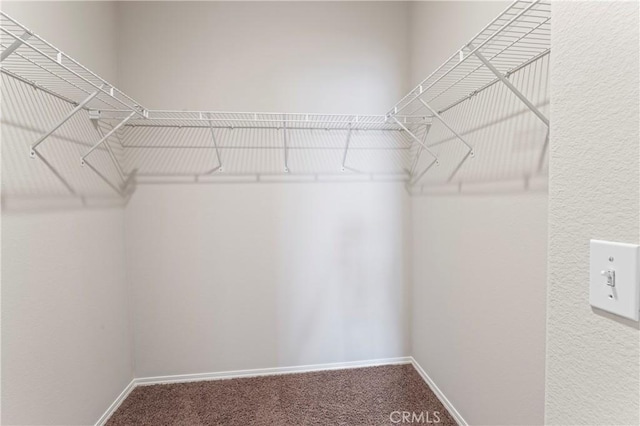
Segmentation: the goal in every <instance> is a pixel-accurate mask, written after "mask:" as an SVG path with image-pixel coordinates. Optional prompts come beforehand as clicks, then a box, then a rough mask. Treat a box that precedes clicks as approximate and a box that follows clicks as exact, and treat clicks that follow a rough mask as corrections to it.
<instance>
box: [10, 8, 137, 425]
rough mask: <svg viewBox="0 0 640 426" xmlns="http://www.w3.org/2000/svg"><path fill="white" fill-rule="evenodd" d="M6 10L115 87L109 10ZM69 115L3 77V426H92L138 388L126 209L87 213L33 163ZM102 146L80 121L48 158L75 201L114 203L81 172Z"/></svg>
mask: <svg viewBox="0 0 640 426" xmlns="http://www.w3.org/2000/svg"><path fill="white" fill-rule="evenodd" d="M2 10H3V11H4V12H6V13H8V14H9V15H10V16H12V17H13V18H15V19H17V20H18V21H19V22H21V23H23V24H24V25H26V26H27V27H29V28H33V29H34V31H36V32H37V33H38V34H39V35H41V36H42V37H44V38H45V39H47V40H49V41H50V42H52V43H55V44H58V45H60V46H62V48H63V49H64V51H65V52H66V53H68V54H69V55H72V56H74V57H75V58H76V59H78V60H80V61H81V62H83V63H84V64H86V65H87V66H89V67H91V68H92V69H93V70H95V71H96V72H97V73H98V74H100V75H103V76H104V77H105V78H106V79H108V80H111V81H113V80H114V79H115V78H116V76H117V72H116V64H117V61H116V56H115V54H116V51H115V46H116V37H115V32H116V21H115V19H116V8H115V5H114V4H112V3H106V2H104V3H102V2H96V3H89V2H85V3H71V2H69V3H32V2H23V3H14V2H3V3H2ZM70 109H71V107H70V106H69V105H68V104H66V103H64V102H62V101H60V100H58V99H53V98H51V97H50V96H48V95H43V94H42V93H40V92H38V91H36V90H33V89H32V88H31V87H28V86H25V85H23V84H21V83H17V82H16V81H15V80H12V79H10V78H6V77H4V76H3V80H2V424H30V425H34V424H60V425H76V424H77V425H80V424H82V425H86V424H93V423H95V422H96V421H97V420H98V418H99V417H100V416H101V415H102V414H103V413H104V411H105V410H106V409H107V407H108V406H109V405H110V404H111V403H112V402H113V401H114V399H115V398H116V397H117V396H118V395H119V394H120V392H122V390H123V389H124V387H125V386H126V385H127V384H128V383H129V382H130V381H131V379H132V377H133V363H132V341H131V328H130V321H129V312H128V311H129V309H128V297H129V291H128V286H127V282H126V278H125V256H124V234H123V229H124V212H123V209H122V208H111V207H99V206H95V205H94V206H93V207H91V208H90V207H89V206H87V205H85V204H83V200H82V199H81V197H79V196H71V195H70V194H69V192H68V191H67V190H66V189H65V188H64V186H63V185H62V184H61V183H60V181H59V180H58V179H57V178H56V177H55V175H54V174H53V172H52V169H50V168H48V167H47V166H46V165H45V164H44V162H42V161H40V160H32V159H30V158H29V157H28V152H29V151H28V147H29V145H30V144H31V143H33V142H34V141H35V140H36V139H37V137H38V136H39V135H40V134H42V133H44V132H45V131H46V130H47V129H48V128H50V127H51V126H52V125H53V124H54V123H55V120H56V119H57V118H58V117H62V116H63V115H64V114H65V113H66V112H67V111H69V110H70ZM95 140H97V133H96V131H95V129H93V128H92V127H91V125H90V124H89V120H88V119H87V117H86V115H82V114H80V115H78V116H77V118H75V119H72V120H71V121H70V122H69V124H67V125H65V126H64V127H63V128H61V129H60V131H59V132H57V133H56V135H54V137H52V138H50V139H48V140H47V141H46V143H45V144H43V145H42V148H41V150H42V152H43V153H44V154H45V155H47V158H48V160H49V161H50V163H51V166H52V167H54V168H55V169H56V170H57V171H58V172H60V173H61V174H62V175H64V176H65V177H66V178H67V179H68V181H69V182H70V183H71V184H72V185H73V186H74V187H75V188H76V189H77V190H78V191H79V192H78V193H79V194H83V195H86V196H87V197H88V198H92V197H98V198H100V199H102V200H103V201H107V200H108V198H109V197H111V198H113V197H112V196H110V194H109V193H108V192H107V191H109V189H108V188H105V187H106V185H104V184H101V183H100V182H99V179H98V178H97V177H96V176H95V175H94V174H93V173H92V172H91V171H89V170H86V169H83V168H81V167H79V160H78V159H79V155H80V152H82V151H83V150H86V149H87V146H86V144H87V143H88V142H90V141H95ZM88 198H85V199H84V201H85V202H86V201H87V199H88ZM109 204H110V203H109Z"/></svg>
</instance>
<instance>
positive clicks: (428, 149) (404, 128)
mask: <svg viewBox="0 0 640 426" xmlns="http://www.w3.org/2000/svg"><path fill="white" fill-rule="evenodd" d="M391 118H393V120H394V121H395V122H396V123H397V124H398V126H400V127H402V129H403V130H404V131H405V132H407V134H408V135H409V136H410V137H411V139H413V140H414V141H416V142H418V144H419V145H420V146H421V147H422V148H423V149H424V150H425V151H427V152H428V153H429V154H430V155H431V156H432V157H433V158H434V159H435V164H436V165H440V160H438V156H437V155H436V154H435V153H434V152H433V151H432V150H431V149H430V148H429V147H428V146H427V145H425V144H424V143H422V141H421V140H420V138H418V137H417V136H416V135H414V134H413V133H412V132H411V131H410V130H409V129H407V128H406V127H405V126H404V125H403V124H402V123H401V122H400V121H399V120H398V119H397V118H396V117H395V116H393V117H391Z"/></svg>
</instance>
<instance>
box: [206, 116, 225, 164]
mask: <svg viewBox="0 0 640 426" xmlns="http://www.w3.org/2000/svg"><path fill="white" fill-rule="evenodd" d="M211 120H213V118H212V117H211V114H209V130H210V131H211V139H213V146H214V148H215V149H216V158H217V159H218V167H215V168H214V169H213V170H212V172H214V171H219V172H221V171H222V160H221V158H220V149H219V148H218V141H217V140H216V134H215V133H214V131H213V121H211Z"/></svg>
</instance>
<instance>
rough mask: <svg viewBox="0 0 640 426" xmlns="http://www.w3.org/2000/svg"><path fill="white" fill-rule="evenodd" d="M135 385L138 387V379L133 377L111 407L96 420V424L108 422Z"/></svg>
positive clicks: (100, 424) (100, 425)
mask: <svg viewBox="0 0 640 426" xmlns="http://www.w3.org/2000/svg"><path fill="white" fill-rule="evenodd" d="M135 387H136V379H133V380H131V382H130V383H129V384H128V385H127V387H125V388H124V390H123V391H122V392H120V395H118V397H117V398H116V400H115V401H113V404H111V405H110V406H109V408H107V411H105V412H104V414H103V415H102V416H101V417H100V418H99V419H98V421H97V422H96V426H102V425H104V424H105V423H106V422H107V420H109V417H111V415H112V414H113V413H115V411H116V410H117V409H118V407H119V406H120V404H122V401H124V400H125V399H126V398H127V397H128V396H129V394H130V393H131V391H132V390H133V389H134V388H135Z"/></svg>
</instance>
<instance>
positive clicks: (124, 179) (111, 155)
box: [91, 119, 127, 183]
mask: <svg viewBox="0 0 640 426" xmlns="http://www.w3.org/2000/svg"><path fill="white" fill-rule="evenodd" d="M91 121H93V125H94V126H95V128H96V130H97V131H98V134H99V135H100V137H101V138H104V133H103V132H102V129H101V128H100V124H99V122H98V120H97V119H92V120H91ZM104 146H105V147H107V152H108V153H109V158H111V162H112V163H113V165H114V167H115V168H116V170H117V172H118V175H119V176H120V179H121V180H122V183H124V182H125V181H126V180H127V178H126V176H125V174H124V172H123V171H122V167H120V163H118V160H117V159H116V155H115V154H114V153H113V149H111V145H109V144H108V143H107V144H105V145H104Z"/></svg>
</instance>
